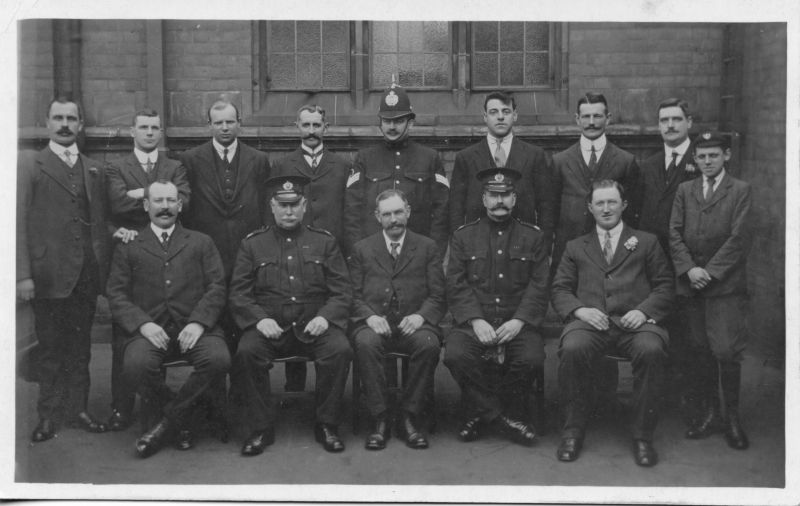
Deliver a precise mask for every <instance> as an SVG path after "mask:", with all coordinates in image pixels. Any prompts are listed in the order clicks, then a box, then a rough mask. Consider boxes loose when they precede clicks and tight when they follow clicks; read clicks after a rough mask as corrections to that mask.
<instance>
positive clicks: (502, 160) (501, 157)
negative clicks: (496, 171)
mask: <svg viewBox="0 0 800 506" xmlns="http://www.w3.org/2000/svg"><path fill="white" fill-rule="evenodd" d="M494 164H495V165H497V167H498V168H500V167H505V166H506V152H505V150H504V149H503V145H502V144H500V143H499V142H498V143H497V149H496V150H495V152H494Z"/></svg>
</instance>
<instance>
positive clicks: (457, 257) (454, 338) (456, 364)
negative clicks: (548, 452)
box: [444, 168, 548, 445]
mask: <svg viewBox="0 0 800 506" xmlns="http://www.w3.org/2000/svg"><path fill="white" fill-rule="evenodd" d="M476 176H477V178H478V179H479V180H481V182H482V183H483V188H484V191H483V205H484V207H485V208H486V216H484V217H483V218H480V219H478V220H475V221H473V222H471V223H468V224H466V225H464V226H462V227H460V228H459V229H458V230H456V231H455V233H454V234H453V238H452V241H451V243H450V260H449V265H448V266H447V302H448V306H449V307H450V312H451V313H452V314H453V319H454V328H453V331H452V332H451V333H450V334H449V335H448V336H447V339H446V343H445V357H444V363H445V365H446V366H447V367H448V368H449V369H450V373H451V374H452V375H453V378H455V380H456V382H458V384H459V386H460V387H461V391H462V392H463V394H464V396H465V397H466V400H467V401H468V403H469V405H470V407H471V409H472V412H471V413H470V416H469V417H468V418H467V419H466V421H465V422H464V424H463V426H462V427H461V429H460V431H459V433H458V437H459V439H461V440H462V441H474V440H475V439H477V438H478V437H480V433H481V430H482V427H483V426H484V425H486V424H487V423H489V422H492V423H493V425H495V426H496V427H497V428H498V429H500V430H501V431H502V432H504V433H505V434H506V435H507V436H509V437H510V438H511V439H512V440H513V441H515V442H517V443H520V444H524V445H531V444H533V443H534V440H535V438H536V433H535V429H534V428H533V427H532V426H529V425H527V424H525V423H523V422H522V421H520V420H519V416H520V415H521V413H517V412H512V411H510V410H509V407H519V406H521V405H524V403H523V402H522V400H523V398H524V397H523V396H525V395H527V394H528V385H530V378H531V375H532V374H533V371H534V370H535V369H536V368H539V367H542V366H543V363H544V344H543V341H542V337H541V334H540V333H539V330H538V327H539V326H540V325H541V323H542V319H543V317H544V314H545V311H546V309H547V278H548V265H547V251H546V250H545V247H544V243H545V239H544V236H543V234H542V233H541V232H540V231H539V229H538V228H537V227H535V226H534V225H530V224H528V223H525V222H523V221H520V220H518V219H517V218H514V217H512V216H511V213H512V210H513V208H514V205H515V204H516V199H517V195H516V193H515V192H514V183H515V182H516V181H518V180H519V179H520V178H521V177H522V175H521V174H520V173H519V172H518V171H516V170H513V169H498V168H493V169H486V170H482V171H480V172H478V174H477V175H476ZM487 361H489V362H495V363H497V364H499V365H500V372H501V376H500V381H499V382H490V381H489V377H488V375H487V370H486V362H487Z"/></svg>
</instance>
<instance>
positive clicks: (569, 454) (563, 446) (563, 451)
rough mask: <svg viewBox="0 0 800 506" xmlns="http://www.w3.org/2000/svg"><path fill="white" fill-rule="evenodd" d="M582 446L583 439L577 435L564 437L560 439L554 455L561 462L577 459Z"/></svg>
mask: <svg viewBox="0 0 800 506" xmlns="http://www.w3.org/2000/svg"><path fill="white" fill-rule="evenodd" d="M581 448H583V440H582V439H581V438H577V437H565V438H562V439H561V443H559V445H558V449H557V450H556V457H558V460H560V461H561V462H572V461H573V460H577V459H578V456H579V455H580V454H581Z"/></svg>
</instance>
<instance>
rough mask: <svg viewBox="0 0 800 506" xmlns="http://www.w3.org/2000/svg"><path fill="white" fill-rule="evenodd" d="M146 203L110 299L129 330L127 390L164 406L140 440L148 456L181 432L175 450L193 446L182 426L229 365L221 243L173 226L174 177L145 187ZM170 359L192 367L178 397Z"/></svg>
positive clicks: (118, 260) (176, 206) (112, 280)
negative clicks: (169, 374)
mask: <svg viewBox="0 0 800 506" xmlns="http://www.w3.org/2000/svg"><path fill="white" fill-rule="evenodd" d="M144 208H145V210H146V211H147V213H148V215H149V217H150V225H149V226H148V227H145V228H143V229H142V230H140V231H139V234H138V235H137V236H136V238H135V239H134V240H132V241H130V242H129V243H127V244H121V245H119V246H118V247H117V249H116V250H115V252H114V260H113V262H112V265H111V272H110V274H109V278H108V304H109V307H110V308H111V316H112V318H113V320H114V323H115V325H117V326H118V327H119V328H120V329H121V331H122V332H123V333H124V335H123V336H121V337H122V338H123V339H124V343H123V344H122V346H121V350H122V351H123V361H122V364H123V365H122V368H123V370H122V380H123V384H124V385H125V387H124V392H123V394H128V393H132V392H135V391H137V390H138V392H139V394H140V395H141V397H142V403H143V404H145V405H148V406H151V407H153V408H154V409H155V410H157V411H161V412H163V417H162V418H161V419H160V420H159V421H158V422H157V423H156V424H155V425H154V426H152V427H150V428H149V429H148V431H147V432H145V433H144V434H143V435H142V436H141V437H140V438H139V440H138V441H137V442H136V452H137V454H138V455H139V456H140V457H149V456H150V455H152V454H154V453H155V452H157V451H158V450H159V449H160V448H161V446H162V445H163V443H164V442H165V440H166V438H167V437H168V436H169V435H171V434H173V433H175V432H176V431H177V432H178V438H177V441H176V444H177V445H178V448H179V449H184V450H185V449H189V448H191V447H192V445H193V441H192V440H191V437H189V436H188V435H186V434H182V433H181V432H183V431H185V430H186V427H187V426H188V424H189V423H190V422H191V420H190V419H189V418H190V415H191V411H192V408H193V405H194V404H195V403H196V402H197V400H198V399H199V398H200V397H201V396H202V395H203V393H204V392H205V391H206V390H208V388H209V387H210V386H211V385H212V383H213V382H214V381H215V380H218V379H219V378H221V377H224V374H225V373H226V372H227V371H228V368H229V367H230V355H229V353H228V348H227V346H226V344H225V340H224V335H223V333H222V329H221V328H220V327H219V326H218V325H217V319H218V318H219V315H220V312H221V311H222V308H223V307H224V306H225V295H226V291H225V277H224V272H223V269H222V262H221V260H220V258H219V253H218V252H217V248H216V247H215V246H214V243H213V242H212V241H211V238H209V237H208V236H207V235H205V234H202V233H200V232H195V231H193V230H188V229H185V228H183V227H182V226H181V225H179V224H176V221H177V219H178V214H179V213H180V212H181V200H180V196H179V194H178V188H177V186H175V185H174V184H173V183H172V182H170V181H166V180H161V181H156V182H154V183H151V184H150V185H149V186H147V189H146V190H145V196H144ZM172 357H181V358H185V359H186V360H188V361H189V363H190V364H191V365H192V366H194V371H193V372H192V373H191V375H190V376H189V377H188V378H187V379H186V382H185V383H184V384H183V386H182V387H181V388H180V389H179V390H178V392H177V394H175V395H174V396H173V394H172V392H170V391H169V388H168V387H167V386H166V384H165V383H164V377H163V375H162V373H161V364H163V363H164V361H165V360H168V359H169V358H172Z"/></svg>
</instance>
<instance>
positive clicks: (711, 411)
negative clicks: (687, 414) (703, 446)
mask: <svg viewBox="0 0 800 506" xmlns="http://www.w3.org/2000/svg"><path fill="white" fill-rule="evenodd" d="M721 431H722V418H721V417H720V415H719V410H718V409H717V408H714V407H709V408H708V409H707V410H706V413H705V414H704V415H703V416H702V417H700V418H699V419H698V420H695V423H694V424H693V425H692V426H691V427H689V429H688V430H687V431H686V437H687V438H688V439H704V438H707V437H709V436H710V435H712V434H716V433H717V432H721Z"/></svg>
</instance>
